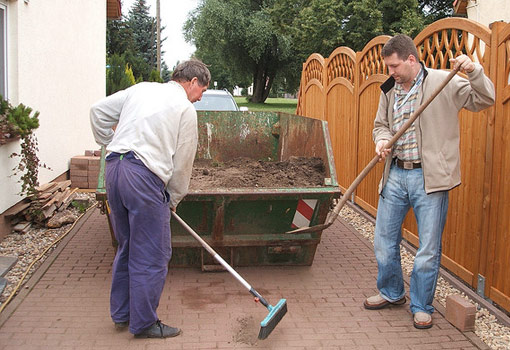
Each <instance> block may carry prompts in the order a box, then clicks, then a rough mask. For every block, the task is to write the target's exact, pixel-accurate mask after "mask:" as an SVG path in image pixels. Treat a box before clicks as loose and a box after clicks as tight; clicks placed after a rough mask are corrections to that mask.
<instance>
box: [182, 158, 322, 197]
mask: <svg viewBox="0 0 510 350" xmlns="http://www.w3.org/2000/svg"><path fill="white" fill-rule="evenodd" d="M324 177H325V167H324V163H323V161H322V159H321V158H316V157H290V158H289V160H286V161H281V162H272V161H261V160H255V159H250V158H244V157H240V158H234V159H231V160H228V161H226V162H224V163H218V162H215V161H212V160H209V159H196V160H195V163H194V165H193V173H192V175H191V183H190V187H189V189H190V191H209V190H214V189H229V188H253V187H257V188H289V187H320V186H324Z"/></svg>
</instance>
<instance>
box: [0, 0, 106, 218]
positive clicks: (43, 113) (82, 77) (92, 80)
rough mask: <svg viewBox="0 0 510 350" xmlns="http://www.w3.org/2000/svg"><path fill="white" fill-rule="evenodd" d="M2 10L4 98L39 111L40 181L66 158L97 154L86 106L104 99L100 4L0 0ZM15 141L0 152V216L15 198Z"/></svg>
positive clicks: (62, 168)
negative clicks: (4, 12)
mask: <svg viewBox="0 0 510 350" xmlns="http://www.w3.org/2000/svg"><path fill="white" fill-rule="evenodd" d="M0 3H3V4H6V5H7V16H8V17H7V20H8V28H7V35H8V39H7V40H8V42H7V52H8V63H7V73H8V98H9V100H10V102H11V104H13V105H16V104H18V103H23V104H25V105H28V106H30V107H31V108H33V109H34V110H37V111H39V112H40V115H39V120H40V127H39V129H37V131H36V136H37V139H38V141H39V152H38V155H39V159H40V160H41V162H42V163H45V164H47V165H48V166H49V167H51V169H52V171H49V170H47V169H40V171H39V182H40V183H41V184H43V183H46V182H49V181H51V180H52V179H54V178H56V177H57V176H59V175H61V174H62V173H64V172H66V171H67V170H68V169H69V162H70V159H71V158H72V157H73V156H74V155H77V154H82V153H83V151H84V150H86V149H97V145H96V144H95V142H94V140H93V137H92V134H91V132H90V125H89V118H88V113H89V108H90V106H91V104H92V103H94V102H95V101H97V100H98V99H100V98H102V97H104V96H105V56H106V52H105V50H106V48H105V46H106V38H105V37H106V1H105V0H93V1H90V0H89V1H82V0H52V1H39V0H31V1H29V2H25V1H23V0H14V1H7V0H0ZM17 149H19V142H13V143H10V144H8V145H3V146H1V147H0V194H1V195H0V213H2V212H4V211H5V210H6V209H8V208H9V207H10V206H12V205H13V204H15V203H17V202H18V201H19V200H20V199H21V198H20V197H19V196H18V195H17V193H18V192H19V190H20V185H19V184H18V183H17V180H16V179H15V178H12V177H9V175H10V174H11V169H12V168H13V167H14V166H15V163H14V162H13V160H11V159H9V155H10V154H11V153H12V152H13V151H16V150H17Z"/></svg>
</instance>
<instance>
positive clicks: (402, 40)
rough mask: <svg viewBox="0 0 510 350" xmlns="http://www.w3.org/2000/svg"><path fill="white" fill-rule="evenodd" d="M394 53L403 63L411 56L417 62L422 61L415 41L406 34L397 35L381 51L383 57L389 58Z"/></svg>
mask: <svg viewBox="0 0 510 350" xmlns="http://www.w3.org/2000/svg"><path fill="white" fill-rule="evenodd" d="M394 53H396V54H397V56H398V58H400V59H401V60H403V61H405V60H407V59H408V58H409V56H410V55H413V56H414V57H415V58H416V61H419V60H420V59H419V57H418V50H416V46H415V45H414V42H413V39H411V38H410V37H408V36H407V35H405V34H399V35H395V36H394V37H393V38H391V39H390V40H388V41H387V42H386V44H384V46H383V48H382V51H381V55H382V57H388V56H391V55H393V54H394Z"/></svg>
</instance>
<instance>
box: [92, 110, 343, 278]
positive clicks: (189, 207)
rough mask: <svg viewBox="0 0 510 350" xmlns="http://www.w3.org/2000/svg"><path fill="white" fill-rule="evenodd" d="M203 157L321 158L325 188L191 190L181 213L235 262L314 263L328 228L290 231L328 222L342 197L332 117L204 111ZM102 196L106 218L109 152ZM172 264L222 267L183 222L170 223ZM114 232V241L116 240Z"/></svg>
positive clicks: (200, 145) (200, 144) (200, 115)
mask: <svg viewBox="0 0 510 350" xmlns="http://www.w3.org/2000/svg"><path fill="white" fill-rule="evenodd" d="M198 131H199V141H198V150H197V155H196V158H197V159H211V160H212V161H213V162H218V163H223V162H225V161H228V160H229V159H235V158H238V157H246V158H251V159H255V160H262V161H271V160H272V161H285V160H288V159H289V158H290V157H293V156H294V157H319V158H321V159H322V161H323V163H324V166H325V178H324V184H323V186H318V187H317V186H316V187H302V188H300V187H285V188H283V187H282V188H261V187H255V188H227V189H211V190H193V189H190V192H189V193H188V195H187V196H186V197H185V198H184V199H183V200H182V201H181V203H180V204H179V206H178V207H177V214H178V215H179V216H180V217H181V218H182V219H183V220H184V221H185V222H187V223H188V225H189V226H191V227H192V228H193V229H194V230H195V231H196V232H197V233H198V234H199V235H200V236H201V237H202V238H203V239H204V240H205V241H206V242H207V243H208V244H209V245H211V246H212V247H213V249H215V250H216V251H217V252H218V254H220V255H221V256H222V257H223V258H224V259H225V260H226V261H227V262H229V263H230V264H231V265H232V266H278V265H291V266H292V265H296V266H297V265H312V263H313V259H314V256H315V251H316V249H317V245H318V244H319V243H320V240H321V235H322V231H319V232H313V233H297V234H293V233H287V232H289V231H291V230H293V229H294V228H296V226H295V225H296V223H297V224H298V226H297V227H299V225H306V226H313V225H318V224H323V223H324V222H325V220H326V216H327V214H328V212H329V210H330V208H331V205H332V201H333V199H334V198H339V197H340V188H339V187H338V183H337V178H336V172H335V162H334V159H333V150H332V146H331V140H330V137H329V131H328V126H327V122H325V121H322V120H318V119H312V118H307V117H302V116H297V115H291V114H285V113H273V112H198ZM96 198H97V199H98V201H99V202H100V203H101V204H102V208H103V212H104V213H106V215H107V217H108V222H109V223H110V220H109V219H110V218H109V216H108V212H109V210H108V203H107V196H106V190H105V187H104V152H103V155H102V157H101V172H100V175H99V185H98V188H97V191H96ZM171 230H172V247H173V252H172V259H171V262H170V265H171V266H178V267H201V268H202V270H205V271H207V270H216V269H218V270H219V269H222V267H221V265H219V264H218V263H217V262H216V261H215V260H214V259H213V257H212V256H210V255H209V253H208V252H207V251H205V250H204V249H203V248H202V246H201V245H200V244H199V243H198V242H197V241H196V240H195V239H194V238H193V237H192V236H191V235H190V234H189V233H188V232H187V231H186V230H185V229H184V228H182V227H181V226H180V225H179V224H178V223H177V222H171ZM110 231H111V234H112V244H113V245H114V246H115V245H116V241H115V237H114V235H113V231H112V226H111V224H110Z"/></svg>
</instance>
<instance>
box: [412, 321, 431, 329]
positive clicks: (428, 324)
mask: <svg viewBox="0 0 510 350" xmlns="http://www.w3.org/2000/svg"><path fill="white" fill-rule="evenodd" d="M413 324H414V328H416V329H429V328H432V322H430V323H424V324H418V323H416V322H413Z"/></svg>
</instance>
